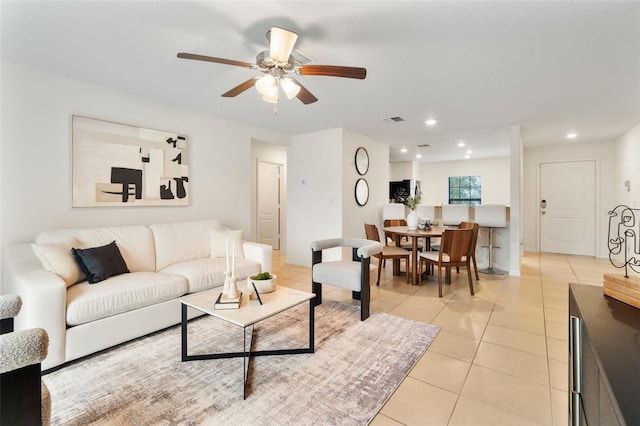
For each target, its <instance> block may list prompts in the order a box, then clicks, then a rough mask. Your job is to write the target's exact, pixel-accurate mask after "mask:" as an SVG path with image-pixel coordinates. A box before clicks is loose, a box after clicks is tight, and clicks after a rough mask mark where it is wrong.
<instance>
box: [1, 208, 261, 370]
mask: <svg viewBox="0 0 640 426" xmlns="http://www.w3.org/2000/svg"><path fill="white" fill-rule="evenodd" d="M240 238H241V231H229V230H227V229H226V228H224V227H223V226H222V225H221V224H220V222H219V221H217V220H205V221H194V222H180V223H168V224H156V225H148V226H147V225H136V226H122V227H112V228H96V229H64V230H54V231H46V232H41V233H40V234H38V235H37V236H36V238H35V242H34V243H32V244H28V243H25V244H14V245H10V246H9V247H7V248H6V250H5V264H4V272H5V282H4V289H5V293H16V294H18V295H20V297H21V298H22V300H23V308H22V311H21V312H20V314H19V315H18V317H17V318H16V319H15V323H16V329H17V330H22V329H28V328H36V327H40V328H44V329H45V330H46V331H47V333H48V334H49V339H50V343H49V354H48V356H47V358H46V359H45V360H44V361H43V363H42V368H43V369H50V368H52V367H56V366H58V365H61V364H63V363H65V362H68V361H71V360H74V359H77V358H80V357H83V356H86V355H89V354H91V353H94V352H97V351H100V350H102V349H105V348H108V347H111V346H114V345H117V344H119V343H122V342H125V341H127V340H131V339H134V338H136V337H140V336H143V335H145V334H148V333H151V332H154V331H157V330H161V329H163V328H166V327H169V326H171V325H174V324H177V323H179V322H180V302H179V298H180V297H181V296H182V295H184V294H188V293H194V292H198V291H202V290H206V289H210V288H214V287H218V286H221V285H223V284H224V273H223V272H224V270H225V269H226V266H225V265H226V259H225V257H226V256H225V253H226V241H227V240H228V241H230V243H229V244H231V242H232V241H234V240H235V241H237V244H238V245H240V246H241V247H242V250H240V247H236V248H235V251H236V253H235V255H236V260H235V268H236V275H237V276H238V277H239V281H238V284H239V288H240V289H241V290H242V288H243V287H244V286H243V285H242V283H241V281H240V280H243V279H245V278H246V277H247V276H249V275H252V274H256V273H259V272H262V271H271V264H272V249H271V247H270V246H267V245H264V244H258V243H251V242H246V241H241V240H240ZM112 241H115V242H116V245H117V247H118V249H119V250H120V253H121V254H122V258H123V259H124V261H125V262H126V266H127V268H128V269H129V271H130V273H124V274H121V275H117V276H112V277H109V278H107V279H106V280H104V281H101V282H98V283H95V284H89V283H88V282H87V281H79V282H76V281H78V280H83V279H84V278H83V276H82V273H81V272H79V270H78V269H73V268H74V267H75V268H77V263H76V262H75V260H74V259H73V255H72V254H71V248H72V247H74V248H92V247H98V246H104V245H106V244H109V243H111V242H112ZM36 251H37V252H38V256H36ZM65 256H69V257H68V258H67V257H65ZM69 262H70V263H69ZM45 266H46V267H47V268H46V269H45ZM65 268H66V269H65ZM51 271H53V272H51ZM54 272H55V273H54ZM193 316H195V313H194V314H193Z"/></svg>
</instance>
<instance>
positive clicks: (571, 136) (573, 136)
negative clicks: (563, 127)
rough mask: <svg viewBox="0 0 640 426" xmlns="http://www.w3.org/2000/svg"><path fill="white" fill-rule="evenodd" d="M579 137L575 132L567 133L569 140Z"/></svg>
mask: <svg viewBox="0 0 640 426" xmlns="http://www.w3.org/2000/svg"><path fill="white" fill-rule="evenodd" d="M577 137H578V135H577V134H576V133H575V132H569V133H567V139H575V138H577Z"/></svg>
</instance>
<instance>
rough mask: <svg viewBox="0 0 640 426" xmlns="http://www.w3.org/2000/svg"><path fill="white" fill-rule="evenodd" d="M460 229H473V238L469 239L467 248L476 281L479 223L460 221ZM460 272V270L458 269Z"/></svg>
mask: <svg viewBox="0 0 640 426" xmlns="http://www.w3.org/2000/svg"><path fill="white" fill-rule="evenodd" d="M459 228H460V229H473V239H472V240H471V247H470V248H469V256H471V263H472V264H473V270H474V272H475V275H476V281H478V280H480V275H479V274H478V264H477V263H476V244H477V242H478V232H480V225H478V224H477V223H474V222H460V226H459ZM458 272H460V270H458Z"/></svg>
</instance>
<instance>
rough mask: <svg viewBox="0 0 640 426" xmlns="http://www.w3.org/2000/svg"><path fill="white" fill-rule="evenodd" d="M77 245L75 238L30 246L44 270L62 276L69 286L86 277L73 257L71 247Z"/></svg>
mask: <svg viewBox="0 0 640 426" xmlns="http://www.w3.org/2000/svg"><path fill="white" fill-rule="evenodd" d="M73 246H76V247H77V246H78V242H77V240H76V239H75V238H73V239H72V243H71V244H68V243H43V244H36V243H33V244H31V248H32V249H33V252H34V253H35V255H36V257H37V258H38V259H39V260H40V263H42V267H43V268H44V269H45V271H49V272H53V273H54V274H56V275H58V276H59V277H60V278H62V279H63V280H64V282H65V284H66V285H67V287H69V286H70V285H73V284H75V283H77V282H79V281H84V280H85V279H86V278H87V277H86V275H85V274H84V272H82V270H81V269H80V266H79V265H78V262H76V260H75V259H74V257H73V253H72V252H71V249H72V248H73Z"/></svg>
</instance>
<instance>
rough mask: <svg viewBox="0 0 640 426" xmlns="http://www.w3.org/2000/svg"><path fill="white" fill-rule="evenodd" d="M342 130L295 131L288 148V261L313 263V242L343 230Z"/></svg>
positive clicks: (340, 232)
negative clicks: (295, 133)
mask: <svg viewBox="0 0 640 426" xmlns="http://www.w3.org/2000/svg"><path fill="white" fill-rule="evenodd" d="M342 170H343V169H342V130H341V129H330V130H323V131H320V132H313V133H305V134H302V135H295V136H293V137H292V139H291V146H290V147H289V150H288V176H287V191H288V195H289V197H288V202H287V218H288V220H287V263H291V264H294V265H311V249H310V247H309V243H310V242H311V241H313V240H316V239H322V238H331V237H336V236H340V235H341V234H342Z"/></svg>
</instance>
